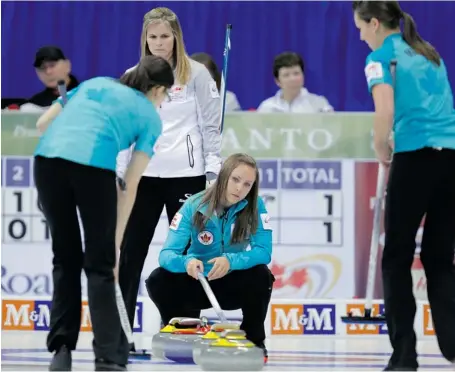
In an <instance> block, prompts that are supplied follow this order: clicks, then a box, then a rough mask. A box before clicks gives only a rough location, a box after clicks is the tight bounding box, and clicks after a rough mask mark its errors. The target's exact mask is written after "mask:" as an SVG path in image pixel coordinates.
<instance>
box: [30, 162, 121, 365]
mask: <svg viewBox="0 0 455 372" xmlns="http://www.w3.org/2000/svg"><path fill="white" fill-rule="evenodd" d="M34 176H35V184H36V188H37V190H38V197H39V200H40V201H41V206H42V209H43V213H44V216H45V217H46V220H47V223H48V226H49V229H50V233H51V236H52V252H53V255H54V258H53V262H52V263H53V271H52V276H53V281H54V292H53V296H52V308H51V318H50V331H49V334H48V337H47V347H48V350H49V351H50V352H53V351H55V350H58V349H60V347H61V346H63V345H66V346H67V347H68V349H69V350H74V349H75V348H76V343H77V340H78V337H79V329H80V327H81V272H82V269H84V271H85V274H86V275H87V280H88V305H89V309H90V317H91V322H92V327H93V335H94V340H93V350H94V353H95V357H96V358H98V359H104V360H106V361H108V362H112V363H116V364H127V362H128V342H127V339H126V337H125V335H124V332H123V330H122V327H121V324H120V317H119V313H118V309H117V303H116V301H115V282H114V272H113V269H114V267H115V229H116V223H117V188H116V181H115V173H114V172H113V171H107V170H103V169H99V168H94V167H89V166H85V165H81V164H76V163H73V162H70V161H67V160H63V159H59V158H44V157H39V156H38V157H36V158H35V163H34ZM76 207H77V208H78V209H79V213H80V218H81V220H82V225H83V228H84V239H85V253H84V252H83V250H82V240H81V231H80V229H79V221H78V216H77V210H76Z"/></svg>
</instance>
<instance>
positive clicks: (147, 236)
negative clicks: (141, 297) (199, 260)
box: [117, 8, 221, 327]
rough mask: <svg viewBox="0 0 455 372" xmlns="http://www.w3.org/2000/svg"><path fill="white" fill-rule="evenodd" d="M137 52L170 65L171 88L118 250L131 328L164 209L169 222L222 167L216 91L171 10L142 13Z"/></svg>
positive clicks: (123, 161)
mask: <svg viewBox="0 0 455 372" xmlns="http://www.w3.org/2000/svg"><path fill="white" fill-rule="evenodd" d="M141 48H142V50H141V55H142V56H146V55H151V54H152V55H156V56H159V57H162V58H164V59H166V60H167V61H168V62H169V63H170V64H171V66H172V67H173V69H174V75H175V84H174V86H173V87H172V88H171V89H170V91H169V98H170V99H169V100H168V101H167V102H163V103H162V105H161V107H160V109H159V114H160V117H161V120H162V122H163V132H162V135H161V136H160V137H159V139H158V141H157V143H156V145H155V155H154V156H153V158H152V159H151V161H150V163H149V165H148V167H147V169H146V171H145V172H144V174H143V177H142V178H141V181H140V183H139V186H138V190H137V196H136V201H135V204H134V207H133V210H132V213H131V216H130V218H129V221H128V225H127V227H126V231H125V235H124V238H123V243H122V248H121V255H120V269H119V270H120V271H119V279H120V286H121V289H122V292H123V295H124V297H125V303H126V307H127V310H128V316H129V320H130V324H131V327H133V321H134V314H135V309H136V300H137V294H138V289H139V283H140V278H141V273H142V269H143V266H144V261H145V259H146V257H147V253H148V249H149V246H150V243H151V241H152V239H153V235H154V233H155V228H156V226H157V224H158V222H159V219H160V216H161V213H162V211H163V207H166V213H167V216H168V220H169V224H171V222H172V219H173V217H174V215H175V214H176V212H177V211H178V210H179V209H180V207H181V206H182V202H184V201H185V200H186V199H187V198H188V197H189V196H190V195H192V194H196V193H198V192H200V191H202V190H204V189H205V188H206V182H209V183H210V182H213V181H214V180H215V179H216V177H217V175H218V172H219V170H220V168H221V156H220V151H221V134H220V105H221V100H220V95H219V92H218V88H217V85H216V82H215V81H214V80H213V78H212V77H211V76H210V73H209V71H208V70H207V69H206V68H205V66H204V65H203V64H201V63H199V62H196V61H194V60H192V59H191V58H190V57H189V56H188V54H187V53H186V50H185V46H184V43H183V35H182V30H181V26H180V22H179V20H178V18H177V15H176V14H175V13H174V12H173V11H171V10H170V9H167V8H155V9H153V10H151V11H149V12H148V13H146V14H145V15H144V22H143V26H142V35H141ZM133 68H135V67H133ZM130 154H131V149H130V150H129V151H124V152H123V153H121V154H120V155H119V157H118V159H117V173H118V174H119V176H122V175H123V172H124V171H125V169H126V167H127V164H128V162H129V158H130ZM198 315H199V314H198V313H195V314H182V316H189V317H194V316H198Z"/></svg>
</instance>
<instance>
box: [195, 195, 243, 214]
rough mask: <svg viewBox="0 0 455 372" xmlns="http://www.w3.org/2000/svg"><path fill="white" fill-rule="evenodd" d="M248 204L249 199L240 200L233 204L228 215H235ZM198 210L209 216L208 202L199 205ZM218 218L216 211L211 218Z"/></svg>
mask: <svg viewBox="0 0 455 372" xmlns="http://www.w3.org/2000/svg"><path fill="white" fill-rule="evenodd" d="M247 204H248V201H247V200H246V199H243V200H241V201H239V202H238V203H236V204H234V205H233V206H231V207H230V208H229V210H228V212H227V215H228V216H229V215H231V216H232V215H233V214H235V213H237V212H240V211H241V210H242V209H243V208H245V207H246V206H247ZM197 210H198V212H200V213H202V214H203V215H205V216H207V217H209V216H208V214H207V212H208V204H203V205H201V206H199V208H198V209H197ZM214 217H215V218H218V216H217V215H216V213H214V215H213V216H212V217H211V218H214Z"/></svg>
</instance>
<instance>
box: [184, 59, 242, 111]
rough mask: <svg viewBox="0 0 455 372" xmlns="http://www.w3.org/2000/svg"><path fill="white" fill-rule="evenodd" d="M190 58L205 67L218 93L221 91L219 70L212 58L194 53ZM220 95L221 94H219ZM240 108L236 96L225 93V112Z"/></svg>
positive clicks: (228, 92)
mask: <svg viewBox="0 0 455 372" xmlns="http://www.w3.org/2000/svg"><path fill="white" fill-rule="evenodd" d="M191 58H192V59H194V60H195V61H198V62H200V63H202V64H203V65H204V66H205V67H207V69H208V70H209V72H210V75H212V78H213V79H214V80H215V81H216V86H217V88H218V91H220V89H221V74H220V70H219V69H218V66H217V65H216V63H215V61H214V60H213V58H212V57H211V56H210V55H209V54H207V53H194V54H192V55H191ZM220 93H221V92H220ZM241 109H242V108H241V107H240V104H239V101H238V99H237V96H236V95H235V93H234V92H231V91H229V90H228V91H226V106H225V111H226V112H228V111H238V110H241Z"/></svg>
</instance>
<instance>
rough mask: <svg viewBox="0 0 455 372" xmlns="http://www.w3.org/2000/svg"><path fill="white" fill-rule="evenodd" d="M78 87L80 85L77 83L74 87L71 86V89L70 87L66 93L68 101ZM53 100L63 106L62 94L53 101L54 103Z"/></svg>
mask: <svg viewBox="0 0 455 372" xmlns="http://www.w3.org/2000/svg"><path fill="white" fill-rule="evenodd" d="M79 87H80V85H78V86H77V87H76V88H73V89H71V90H70V91H69V92H67V93H66V98H67V99H68V102H69V101H70V99H71V98H73V97H74V95H75V94H76V93H77V91H78V90H79ZM55 102H58V103H60V106H62V107H63V98H62V96H60V97H58V98H57V99H56V100H55V101H54V103H55Z"/></svg>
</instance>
